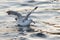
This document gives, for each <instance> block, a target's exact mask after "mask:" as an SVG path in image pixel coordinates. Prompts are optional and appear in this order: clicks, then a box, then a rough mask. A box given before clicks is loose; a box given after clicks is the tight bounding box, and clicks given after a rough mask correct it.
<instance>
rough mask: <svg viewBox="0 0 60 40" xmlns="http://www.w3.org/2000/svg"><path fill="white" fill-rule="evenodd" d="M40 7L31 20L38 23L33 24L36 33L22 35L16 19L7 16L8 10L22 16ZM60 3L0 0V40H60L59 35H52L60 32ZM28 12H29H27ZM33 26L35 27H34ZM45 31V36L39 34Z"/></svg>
mask: <svg viewBox="0 0 60 40" xmlns="http://www.w3.org/2000/svg"><path fill="white" fill-rule="evenodd" d="M36 6H38V9H37V10H35V11H34V12H33V13H32V14H31V15H30V17H29V18H31V19H33V20H34V21H35V22H36V23H35V24H33V23H32V24H31V28H32V29H34V30H36V31H35V32H25V34H20V33H21V31H19V27H17V26H16V21H15V20H14V18H15V17H10V16H8V15H7V13H6V12H7V11H8V10H14V11H17V12H20V13H21V14H22V15H26V14H27V13H29V12H30V11H31V10H32V9H33V8H34V7H36ZM59 8H60V2H51V1H50V0H49V1H48V0H43V1H39V0H35V1H31V0H29V1H28V0H0V40H60V36H59V35H54V34H52V35H51V34H50V33H48V34H47V32H52V33H59V32H60V29H59V28H60V10H59ZM26 10H27V11H26ZM32 25H33V26H32ZM39 30H42V31H43V34H41V35H43V36H41V35H40V34H39V32H41V31H39Z"/></svg>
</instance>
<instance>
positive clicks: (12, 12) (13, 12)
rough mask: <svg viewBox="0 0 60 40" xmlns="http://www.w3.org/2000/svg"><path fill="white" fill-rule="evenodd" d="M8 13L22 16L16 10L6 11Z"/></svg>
mask: <svg viewBox="0 0 60 40" xmlns="http://www.w3.org/2000/svg"><path fill="white" fill-rule="evenodd" d="M6 13H8V15H15V16H17V17H22V15H21V14H20V13H18V12H16V11H7V12H6Z"/></svg>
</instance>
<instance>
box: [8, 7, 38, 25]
mask: <svg viewBox="0 0 60 40" xmlns="http://www.w3.org/2000/svg"><path fill="white" fill-rule="evenodd" d="M37 8H38V7H35V8H34V9H33V10H32V11H31V12H29V13H28V14H27V16H22V15H21V14H20V13H18V12H16V11H7V13H8V15H15V16H17V18H15V19H16V21H17V25H19V26H30V24H31V23H32V22H34V21H33V20H32V19H29V15H30V14H31V13H32V12H33V11H34V10H36V9H37Z"/></svg>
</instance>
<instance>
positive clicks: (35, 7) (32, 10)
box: [25, 7, 38, 20]
mask: <svg viewBox="0 0 60 40" xmlns="http://www.w3.org/2000/svg"><path fill="white" fill-rule="evenodd" d="M37 8H38V7H35V8H34V9H33V10H32V11H31V12H29V14H27V16H26V17H25V20H26V19H28V17H29V15H30V14H31V13H32V12H33V11H34V10H36V9H37Z"/></svg>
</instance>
